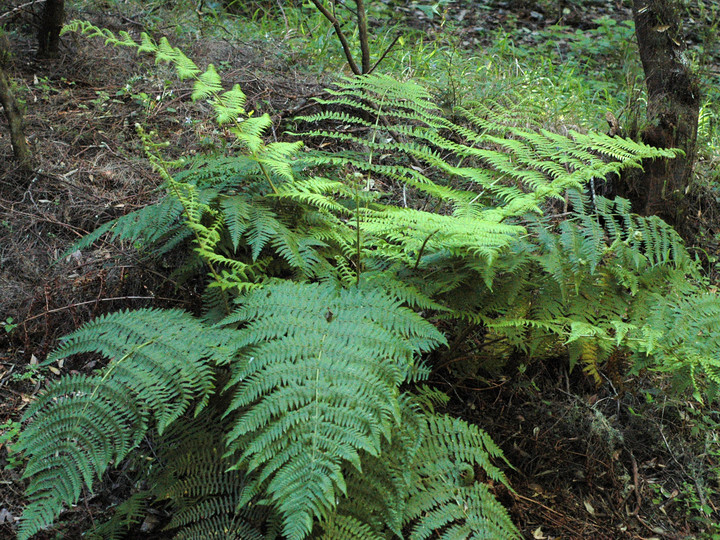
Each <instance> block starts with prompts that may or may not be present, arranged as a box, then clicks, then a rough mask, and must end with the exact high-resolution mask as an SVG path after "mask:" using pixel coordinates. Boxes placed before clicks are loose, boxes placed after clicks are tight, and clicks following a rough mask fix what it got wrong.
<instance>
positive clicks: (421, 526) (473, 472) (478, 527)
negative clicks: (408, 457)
mask: <svg viewBox="0 0 720 540" xmlns="http://www.w3.org/2000/svg"><path fill="white" fill-rule="evenodd" d="M426 422H427V431H426V434H425V439H424V441H423V444H422V446H421V447H420V449H419V450H418V452H417V454H416V456H415V463H416V468H415V469H414V475H416V476H415V479H414V481H413V482H412V484H411V488H410V492H409V499H408V501H407V507H406V510H405V520H406V522H407V523H408V524H409V525H410V535H409V538H411V539H413V540H425V539H428V538H432V537H434V535H436V534H437V532H438V531H440V530H442V531H444V533H443V537H447V538H468V539H471V538H473V539H474V538H477V539H480V538H498V539H502V538H508V539H516V538H519V537H520V534H519V532H518V530H517V529H516V528H515V525H513V523H512V521H511V520H510V517H509V516H508V514H507V512H506V510H505V509H504V508H503V507H502V505H500V503H498V502H497V500H496V499H495V497H494V496H493V495H492V493H491V492H490V490H489V488H488V487H487V485H486V484H484V483H482V482H480V481H479V479H478V478H477V475H478V474H484V475H487V477H488V478H490V479H492V480H494V481H495V482H498V483H501V484H504V485H506V486H507V480H506V479H505V476H504V474H503V473H502V471H501V470H500V469H499V468H497V467H496V466H495V465H494V464H493V463H492V462H491V459H492V458H499V459H504V458H503V455H502V452H501V451H500V449H499V448H498V447H497V446H496V445H495V443H494V442H493V441H492V440H491V439H490V437H488V435H487V434H486V433H485V432H483V431H482V430H480V429H479V428H478V427H476V426H473V425H470V424H467V423H465V422H464V421H462V420H460V419H457V418H452V417H449V416H428V417H427V420H426ZM481 471H482V472H481Z"/></svg>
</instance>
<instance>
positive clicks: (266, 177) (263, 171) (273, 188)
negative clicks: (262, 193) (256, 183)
mask: <svg viewBox="0 0 720 540" xmlns="http://www.w3.org/2000/svg"><path fill="white" fill-rule="evenodd" d="M257 164H258V166H259V167H260V170H261V171H262V173H263V176H264V177H265V180H267V181H268V184H270V188H271V189H272V190H273V193H274V194H275V195H278V190H277V188H276V187H275V184H273V181H272V179H271V178H270V174H269V173H268V172H267V169H266V168H265V165H263V164H262V163H260V162H259V161H258V162H257Z"/></svg>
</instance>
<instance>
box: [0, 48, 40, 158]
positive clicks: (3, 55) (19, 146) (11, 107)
mask: <svg viewBox="0 0 720 540" xmlns="http://www.w3.org/2000/svg"><path fill="white" fill-rule="evenodd" d="M9 54H10V53H9V48H8V45H7V38H6V37H5V36H4V35H0V105H2V107H3V111H5V117H6V118H7V121H8V124H9V125H10V144H11V145H12V149H13V154H14V155H15V159H16V160H17V161H18V163H19V164H20V168H21V169H23V170H25V171H28V170H30V160H31V157H32V155H31V153H30V148H29V147H28V145H27V142H26V141H25V133H24V131H23V118H22V113H21V112H20V109H19V107H18V106H17V101H16V100H15V95H14V94H13V92H12V87H11V85H10V80H9V79H8V76H7V75H6V73H5V64H6V63H7V59H8V56H9Z"/></svg>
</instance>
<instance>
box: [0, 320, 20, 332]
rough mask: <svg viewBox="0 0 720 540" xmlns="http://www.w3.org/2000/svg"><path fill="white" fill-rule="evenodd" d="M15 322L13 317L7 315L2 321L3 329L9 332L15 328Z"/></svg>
mask: <svg viewBox="0 0 720 540" xmlns="http://www.w3.org/2000/svg"><path fill="white" fill-rule="evenodd" d="M17 326H18V325H17V323H16V322H15V319H13V318H12V317H7V318H6V319H5V321H4V322H3V330H5V333H6V334H11V333H12V332H13V330H15V329H16V328H17Z"/></svg>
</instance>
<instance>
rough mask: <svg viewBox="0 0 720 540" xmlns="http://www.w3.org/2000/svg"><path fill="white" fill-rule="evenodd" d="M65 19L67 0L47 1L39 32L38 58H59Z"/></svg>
mask: <svg viewBox="0 0 720 540" xmlns="http://www.w3.org/2000/svg"><path fill="white" fill-rule="evenodd" d="M64 18H65V0H45V8H44V9H43V16H42V21H41V22H40V29H39V30H38V52H37V54H38V56H39V57H41V58H57V56H58V54H60V30H61V29H62V25H63V19H64Z"/></svg>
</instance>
